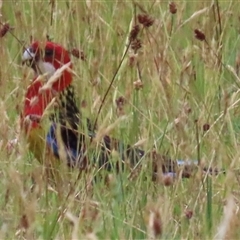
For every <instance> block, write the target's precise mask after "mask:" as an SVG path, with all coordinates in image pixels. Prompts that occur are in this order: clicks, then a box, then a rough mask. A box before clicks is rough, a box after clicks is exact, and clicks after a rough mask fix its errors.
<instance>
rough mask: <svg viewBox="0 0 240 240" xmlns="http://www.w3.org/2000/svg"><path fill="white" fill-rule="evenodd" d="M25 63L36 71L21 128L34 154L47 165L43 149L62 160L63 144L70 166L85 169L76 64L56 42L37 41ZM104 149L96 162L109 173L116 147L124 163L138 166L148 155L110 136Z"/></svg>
mask: <svg viewBox="0 0 240 240" xmlns="http://www.w3.org/2000/svg"><path fill="white" fill-rule="evenodd" d="M22 61H23V63H26V64H28V65H29V66H30V67H31V68H32V69H33V71H34V79H33V80H32V82H31V83H30V85H29V86H28V88H27V91H26V94H25V100H24V106H23V111H22V113H21V128H22V129H23V131H24V135H25V137H26V139H27V142H28V143H29V149H30V151H31V152H32V153H33V154H34V156H35V157H36V158H37V159H38V160H39V161H40V162H44V157H45V155H44V154H43V149H47V151H48V152H49V151H50V152H51V153H52V154H53V155H54V156H55V157H56V158H57V159H59V158H60V145H61V144H62V145H63V149H64V152H65V155H66V159H67V164H68V166H70V167H72V166H78V167H79V168H84V167H85V165H86V162H87V161H86V151H87V149H86V143H85V142H86V134H84V133H81V132H80V131H79V129H81V127H79V126H82V125H83V120H82V116H81V111H80V109H79V108H78V106H77V103H76V97H75V91H74V87H73V84H72V83H73V72H72V67H73V66H72V65H73V64H72V62H71V60H70V57H69V53H68V51H67V50H66V49H65V48H64V47H62V46H61V45H59V44H57V43H54V42H50V41H47V42H45V43H40V42H38V41H35V42H33V43H32V44H31V46H30V47H28V48H26V49H25V51H24V53H23V56H22ZM57 71H58V72H57ZM46 86H47V87H46ZM54 103H55V108H54V107H53V105H54ZM56 105H57V107H56ZM49 106H52V107H53V108H54V110H53V113H51V114H49V118H48V119H49V123H48V126H47V127H45V128H44V126H43V125H44V124H43V122H44V121H43V119H44V118H46V115H47V114H46V113H47V110H49V108H50V107H49ZM86 122H87V131H88V133H87V137H88V138H95V136H96V134H95V132H94V130H93V129H91V124H90V121H89V119H87V120H86ZM58 129H59V132H58ZM58 133H59V135H60V137H58ZM100 146H101V147H100V151H99V152H98V153H96V154H95V155H96V156H95V157H94V162H97V163H98V165H99V167H102V168H105V169H107V170H110V169H111V168H112V163H111V162H110V161H109V159H110V154H111V151H112V149H113V148H116V150H117V151H118V152H119V153H120V156H121V160H125V158H130V159H131V162H132V163H134V164H136V163H137V162H139V161H140V159H141V158H142V157H143V156H144V154H145V153H144V151H143V150H141V149H138V148H134V147H131V146H130V145H125V144H123V143H122V142H121V141H118V140H116V139H114V138H111V137H109V136H107V135H106V136H104V137H103V140H102V142H101V144H100ZM122 149H124V150H122ZM118 167H119V166H118Z"/></svg>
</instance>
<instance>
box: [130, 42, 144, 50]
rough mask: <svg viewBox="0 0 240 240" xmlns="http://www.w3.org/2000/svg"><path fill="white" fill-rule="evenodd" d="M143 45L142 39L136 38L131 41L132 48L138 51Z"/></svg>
mask: <svg viewBox="0 0 240 240" xmlns="http://www.w3.org/2000/svg"><path fill="white" fill-rule="evenodd" d="M141 47H142V43H141V40H140V39H135V40H134V41H132V43H131V48H132V50H134V51H135V52H137V50H138V49H140V48H141Z"/></svg>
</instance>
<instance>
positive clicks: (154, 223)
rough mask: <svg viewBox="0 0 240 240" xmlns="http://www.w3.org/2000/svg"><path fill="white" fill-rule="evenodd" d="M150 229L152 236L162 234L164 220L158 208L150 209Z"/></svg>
mask: <svg viewBox="0 0 240 240" xmlns="http://www.w3.org/2000/svg"><path fill="white" fill-rule="evenodd" d="M148 229H149V233H150V234H151V235H152V237H154V238H156V237H158V236H160V235H161V234H162V220H161V215H160V212H159V210H158V209H152V210H150V214H149V220H148Z"/></svg>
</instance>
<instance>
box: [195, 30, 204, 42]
mask: <svg viewBox="0 0 240 240" xmlns="http://www.w3.org/2000/svg"><path fill="white" fill-rule="evenodd" d="M194 33H195V38H196V39H198V40H200V41H204V40H206V37H205V34H204V33H203V32H201V31H200V30H198V29H195V30H194Z"/></svg>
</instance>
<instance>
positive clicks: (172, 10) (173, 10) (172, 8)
mask: <svg viewBox="0 0 240 240" xmlns="http://www.w3.org/2000/svg"><path fill="white" fill-rule="evenodd" d="M169 11H170V13H172V14H176V13H177V7H176V4H175V3H174V2H170V3H169Z"/></svg>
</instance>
